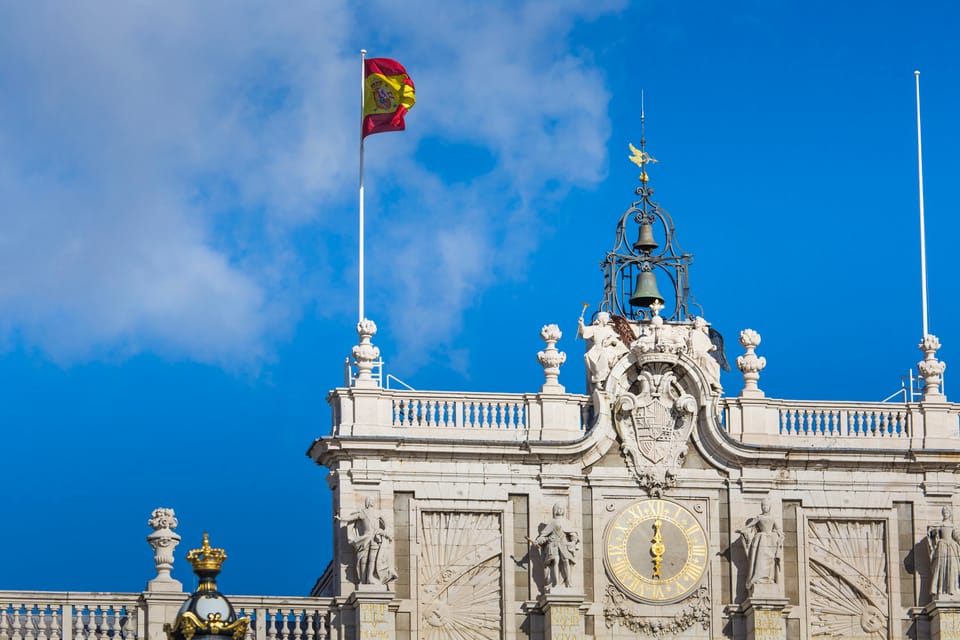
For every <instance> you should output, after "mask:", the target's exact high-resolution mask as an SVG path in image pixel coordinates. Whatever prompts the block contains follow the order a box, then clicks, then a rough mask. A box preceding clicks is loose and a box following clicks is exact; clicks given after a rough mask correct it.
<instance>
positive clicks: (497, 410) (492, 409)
mask: <svg viewBox="0 0 960 640" xmlns="http://www.w3.org/2000/svg"><path fill="white" fill-rule="evenodd" d="M328 400H329V402H330V405H331V407H332V408H333V412H332V413H333V416H332V417H333V429H334V430H335V431H336V432H337V433H338V434H339V435H370V436H394V437H403V438H413V437H419V438H437V439H440V438H455V439H467V440H486V441H509V442H516V441H527V440H564V439H569V440H573V439H576V438H579V437H582V435H583V432H584V430H585V429H586V428H587V426H588V425H589V415H590V413H589V412H590V406H589V397H588V396H584V395H574V394H562V393H532V394H524V393H456V392H444V391H407V390H399V389H364V388H357V387H351V388H341V389H335V390H334V391H332V392H330V395H329V396H328Z"/></svg>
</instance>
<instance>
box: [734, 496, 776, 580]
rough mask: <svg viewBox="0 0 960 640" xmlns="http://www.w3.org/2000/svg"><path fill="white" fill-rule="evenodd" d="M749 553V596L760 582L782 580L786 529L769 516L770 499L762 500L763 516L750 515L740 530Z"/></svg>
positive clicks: (738, 531) (761, 511)
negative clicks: (784, 530) (782, 529)
mask: <svg viewBox="0 0 960 640" xmlns="http://www.w3.org/2000/svg"><path fill="white" fill-rule="evenodd" d="M737 533H739V534H740V539H741V540H742V541H743V548H744V550H745V551H746V552H747V582H746V587H747V591H748V592H749V593H750V595H753V594H754V589H755V587H756V586H757V585H774V584H779V583H780V565H781V562H782V561H783V532H782V531H781V530H780V525H778V524H777V521H776V519H775V518H774V517H773V516H771V515H770V499H769V498H764V499H763V500H762V501H761V502H760V515H758V516H754V517H753V518H748V519H747V522H746V523H745V524H744V527H743V528H742V529H737Z"/></svg>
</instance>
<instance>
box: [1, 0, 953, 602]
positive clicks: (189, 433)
mask: <svg viewBox="0 0 960 640" xmlns="http://www.w3.org/2000/svg"><path fill="white" fill-rule="evenodd" d="M356 4H357V3H348V2H338V1H336V0H327V1H325V2H322V3H310V2H289V3H285V4H284V5H283V7H282V10H281V8H279V7H278V5H275V4H268V3H263V4H256V3H246V4H236V3H227V2H209V3H199V4H198V3H165V4H163V5H159V4H158V5H156V6H152V5H144V4H142V3H134V4H131V3H95V4H84V5H79V4H70V3H47V2H32V3H6V4H3V5H0V92H2V95H3V96H4V98H3V100H2V101H0V223H2V224H0V246H2V248H3V250H2V251H0V425H3V429H4V447H3V452H4V456H3V464H2V465H0V486H2V487H3V488H4V494H5V497H4V510H3V511H4V516H5V518H4V521H5V526H4V527H2V528H0V546H2V548H4V549H7V550H8V553H7V554H6V557H5V559H4V568H3V571H2V572H0V588H2V589H69V590H76V591H82V590H97V591H111V590H114V591H137V590H140V589H142V588H143V586H144V584H145V583H146V581H147V580H149V579H150V578H151V577H152V576H153V563H152V559H151V551H150V549H149V547H148V546H147V544H146V542H145V536H146V535H147V534H148V533H149V531H150V530H149V528H148V527H147V524H146V521H147V519H148V517H149V514H150V511H151V510H152V509H153V508H154V507H157V506H168V507H173V508H174V509H176V511H177V514H178V516H179V518H180V528H179V529H178V531H179V532H180V533H181V535H182V536H183V538H184V542H183V543H181V546H180V549H179V552H178V560H177V564H176V568H175V569H174V576H175V577H178V578H179V579H181V580H183V581H184V582H185V584H186V585H187V586H188V587H192V585H193V581H192V579H191V576H190V574H189V572H188V567H187V563H186V562H185V561H184V559H183V555H184V553H185V551H186V549H188V548H191V547H193V546H196V545H198V544H199V541H200V534H201V532H202V531H204V530H208V531H210V533H211V539H212V542H213V543H214V544H216V545H222V546H225V547H226V548H227V551H228V554H229V555H230V559H229V560H228V563H227V565H226V567H225V572H224V574H223V576H222V579H221V586H222V587H223V588H224V590H226V591H228V592H231V593H263V594H282V595H300V594H305V593H306V592H308V590H309V589H310V587H311V585H312V584H313V581H314V580H315V579H316V577H317V576H318V575H319V574H320V572H321V571H322V570H323V568H324V566H325V565H326V563H327V561H328V560H329V544H330V540H331V535H332V525H331V519H330V501H329V492H328V489H327V486H326V482H325V480H324V476H325V471H324V470H323V469H321V468H318V467H316V466H314V465H313V463H312V462H310V460H309V459H307V458H306V457H305V455H304V452H305V451H306V449H307V447H308V446H309V445H310V443H311V441H312V440H313V439H314V438H315V437H318V436H322V435H325V434H327V433H328V432H329V429H330V412H329V409H328V407H327V405H326V402H325V399H324V398H325V395H326V392H327V391H328V390H329V389H330V388H333V387H335V386H338V385H339V384H341V382H342V366H343V365H342V363H343V359H344V357H345V356H347V355H348V353H349V351H350V347H351V346H352V345H353V344H354V343H355V340H356V338H355V334H354V326H355V323H356V313H357V311H356V269H357V260H356V240H357V231H356V208H357V205H356V189H357V161H358V140H357V135H356V133H355V132H356V131H357V130H358V124H357V121H358V117H359V116H358V109H359V105H358V100H359V96H358V93H359V91H358V88H359V55H358V51H359V49H361V48H366V49H368V50H369V51H370V54H371V55H374V56H386V57H393V58H396V59H397V60H399V61H401V62H402V63H403V64H404V65H405V66H406V67H407V69H408V71H409V72H410V74H411V75H412V76H413V78H414V80H415V82H416V84H417V91H418V93H417V95H418V102H417V105H416V107H415V108H414V110H413V111H412V112H411V114H410V115H409V116H408V120H407V124H408V130H407V131H406V132H404V133H402V134H387V135H378V136H374V137H372V138H370V139H368V144H367V192H368V199H367V219H368V227H367V232H368V233H367V252H368V254H367V255H368V262H367V273H368V279H367V290H368V296H367V303H366V304H367V315H368V316H370V317H371V318H373V319H374V320H376V322H377V323H378V325H379V327H380V333H379V334H378V336H377V338H376V340H375V342H376V343H377V344H378V345H379V346H380V349H381V353H382V355H383V357H384V359H385V360H386V363H387V367H388V371H389V372H390V373H393V374H394V375H396V376H398V377H400V378H401V379H403V380H405V381H406V382H408V383H410V384H412V385H413V386H414V387H416V388H418V389H466V390H483V391H507V392H528V391H535V390H537V389H538V388H539V386H540V384H541V383H542V370H541V368H540V366H539V365H538V364H537V362H536V359H535V354H536V352H537V350H539V349H540V348H542V342H541V340H540V338H539V331H540V327H541V326H542V325H543V324H546V323H550V322H557V323H559V324H560V326H561V328H562V329H563V330H564V333H565V336H564V338H563V340H561V342H560V344H559V345H558V346H559V348H561V349H562V350H565V351H566V352H567V353H568V362H567V364H566V365H565V366H564V368H563V370H562V373H561V382H562V383H564V384H566V385H567V388H568V390H570V391H573V392H581V391H582V389H583V382H582V381H583V379H584V375H583V364H582V361H581V358H580V354H581V352H582V351H581V350H582V349H583V343H582V342H576V341H574V339H573V337H574V334H575V329H576V319H577V316H578V314H579V312H580V305H581V302H582V301H590V302H591V304H592V305H596V303H598V302H599V301H600V299H601V296H602V279H601V274H600V271H599V269H598V264H599V261H600V260H601V259H602V257H603V255H604V253H605V252H606V251H607V250H609V249H610V248H611V247H612V245H613V242H614V227H615V224H616V220H617V219H618V217H619V216H620V214H621V213H622V212H623V210H624V209H625V208H626V207H627V206H628V205H629V204H630V202H631V200H632V196H633V194H632V192H633V189H634V187H635V186H636V174H637V171H636V167H635V166H634V165H632V164H630V163H629V162H628V161H627V160H626V156H627V155H628V150H627V144H628V142H637V141H638V139H639V113H640V106H639V105H640V90H641V88H643V89H644V90H645V92H646V114H647V129H646V132H647V138H648V149H649V150H650V152H651V153H652V154H653V155H654V156H655V157H657V158H658V159H659V160H660V163H659V164H658V165H656V166H655V167H654V168H653V169H652V170H651V172H650V173H651V180H652V182H651V184H652V185H653V187H654V188H655V190H656V195H655V199H656V200H657V201H658V202H659V203H660V204H661V205H662V206H663V207H664V208H665V209H667V210H668V211H669V212H670V213H671V214H672V216H673V217H674V220H675V222H676V224H677V232H678V240H679V242H680V244H681V245H682V246H683V248H684V249H686V250H688V251H690V252H692V253H694V254H695V255H696V262H695V264H694V266H693V268H692V272H691V283H692V287H693V292H694V294H695V296H696V299H697V301H698V302H699V303H700V304H702V306H703V308H704V311H705V316H706V318H707V319H708V320H709V321H710V322H712V323H713V325H714V326H715V327H716V328H718V329H719V330H720V331H721V332H723V333H724V335H725V336H726V338H727V354H728V356H729V357H731V358H733V357H735V356H736V355H738V354H739V353H740V349H739V346H738V345H737V344H736V337H737V334H738V333H739V331H740V330H741V329H743V328H746V327H751V328H754V329H756V330H757V331H759V332H760V333H761V334H762V336H763V343H762V344H761V346H760V348H759V349H758V353H759V354H761V355H764V356H765V357H766V358H767V361H768V365H767V368H766V369H765V370H764V372H763V373H762V376H761V380H760V384H761V387H762V388H763V389H764V390H765V391H766V392H767V394H768V395H771V396H774V397H786V398H805V399H816V398H822V399H840V398H846V399H859V400H879V399H882V398H883V397H885V396H886V395H888V394H889V393H891V392H893V391H894V390H895V389H896V388H897V386H898V385H899V376H900V375H901V374H903V373H905V372H906V370H907V369H908V368H910V367H915V366H916V362H917V361H918V360H919V357H920V353H919V351H917V349H916V345H917V343H918V342H919V339H920V334H921V324H920V307H919V301H920V292H919V250H918V244H919V240H918V228H917V227H918V224H917V186H916V137H915V136H916V129H915V119H914V118H915V115H914V108H915V104H914V85H913V82H914V77H913V71H914V69H920V70H921V72H922V76H921V82H922V92H923V96H922V100H923V105H922V106H923V127H924V174H925V175H924V177H925V183H926V205H927V233H928V237H927V240H928V260H929V271H930V276H929V290H930V323H931V331H932V332H933V333H935V334H937V335H939V337H940V338H941V341H942V342H943V344H944V347H943V349H942V350H941V356H942V358H943V359H944V360H946V361H947V363H948V369H947V393H948V396H950V397H953V394H952V384H951V371H952V368H951V366H950V365H953V366H957V367H960V357H957V355H958V353H960V351H958V349H960V333H958V332H957V330H956V328H955V327H956V325H955V324H954V323H953V322H952V319H953V318H954V317H956V315H957V313H958V312H960V309H958V307H960V296H958V291H957V288H958V284H957V278H956V275H957V269H956V266H955V263H954V260H953V258H954V253H955V250H956V249H955V246H954V245H955V238H956V237H957V236H958V235H960V222H958V216H957V208H958V205H957V198H956V194H955V193H954V185H955V182H956V175H957V171H958V160H957V154H956V149H957V148H958V147H960V123H958V119H957V117H956V114H957V112H958V106H960V82H958V78H960V54H958V52H957V48H956V44H955V39H956V30H957V27H958V25H960V15H958V13H960V10H958V9H957V8H955V7H953V6H952V5H950V4H949V3H916V4H915V5H911V6H910V7H909V8H907V7H905V6H904V5H903V3H894V2H885V1H881V2H871V3H833V2H802V3H801V2H768V1H757V2H732V3H722V4H717V3H712V2H683V1H672V2H654V1H651V2H635V3H624V2H615V1H610V2H605V1H596V0H594V1H592V2H573V1H570V2H564V1H561V2H543V3H530V2H528V3H519V2H488V3H483V5H482V6H480V5H475V4H473V3H442V4H440V3H430V2H404V3H390V2H378V1H373V2H367V3H363V5H364V9H362V10H357V9H356V7H355V6H354V5H356ZM838 4H839V5H840V6H837V5H838ZM441 6H442V7H443V10H442V11H439V10H437V7H441ZM908 9H909V10H908ZM661 286H663V285H662V284H661ZM724 385H725V387H726V389H727V393H728V394H730V395H735V394H736V393H738V392H739V389H740V387H741V381H740V378H739V375H738V374H736V372H734V373H732V374H725V377H724ZM958 389H960V387H958ZM957 394H960V391H957ZM958 397H960V396H958ZM294 549H295V550H296V552H295V553H294V552H293V551H292V550H294ZM17 550H23V551H24V552H23V553H20V552H18V551H17ZM38 550H42V551H43V553H39V552H38ZM278 550H279V554H278ZM287 553H290V554H293V555H296V557H299V558H302V560H300V561H299V562H296V563H291V562H290V561H289V557H288V556H287V555H286V554H287Z"/></svg>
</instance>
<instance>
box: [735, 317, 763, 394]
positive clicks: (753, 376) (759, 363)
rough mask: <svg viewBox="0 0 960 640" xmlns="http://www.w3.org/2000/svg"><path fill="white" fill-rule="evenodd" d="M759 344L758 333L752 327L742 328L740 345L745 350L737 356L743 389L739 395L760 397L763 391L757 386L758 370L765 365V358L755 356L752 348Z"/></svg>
mask: <svg viewBox="0 0 960 640" xmlns="http://www.w3.org/2000/svg"><path fill="white" fill-rule="evenodd" d="M759 344H760V334H759V333H757V332H756V331H754V330H753V329H744V330H743V331H741V332H740V345H741V346H742V347H743V348H744V349H745V350H746V353H744V354H743V355H742V356H738V357H737V369H740V372H741V373H742V374H743V391H741V392H740V397H742V398H746V397H753V398H762V397H763V391H761V390H760V388H759V387H758V386H757V382H758V381H759V380H760V371H761V370H762V369H763V368H764V367H765V366H767V359H766V358H764V357H763V356H759V357H758V356H757V354H756V353H754V350H755V349H756V348H757V346H758V345H759Z"/></svg>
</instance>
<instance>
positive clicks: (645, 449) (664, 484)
mask: <svg viewBox="0 0 960 640" xmlns="http://www.w3.org/2000/svg"><path fill="white" fill-rule="evenodd" d="M638 384H639V386H640V392H639V393H637V394H634V393H630V392H626V393H623V394H621V395H620V396H618V397H617V399H616V400H615V401H614V404H613V413H614V422H615V424H616V427H617V433H618V435H619V436H620V450H621V452H622V453H623V455H624V457H625V458H626V461H627V466H629V467H630V470H631V471H632V472H633V474H634V476H636V478H637V480H638V482H639V483H640V486H641V487H643V488H644V489H646V490H647V492H648V493H649V494H650V495H652V496H659V495H661V494H662V493H663V490H664V489H666V488H668V487H670V486H672V485H673V484H674V483H675V482H676V475H677V471H678V470H679V469H680V466H681V464H682V462H683V458H684V456H685V455H686V453H687V439H688V438H689V436H690V431H691V430H692V429H693V421H694V418H695V417H696V414H697V403H696V400H694V398H693V396H691V395H689V394H687V393H684V392H683V389H682V388H681V387H680V385H679V384H678V383H677V380H676V376H675V375H674V374H673V372H670V371H667V372H665V373H659V374H656V373H651V372H650V371H641V372H640V377H639V379H638Z"/></svg>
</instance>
